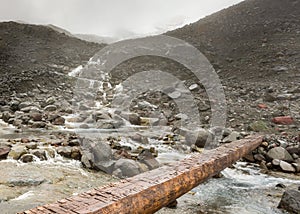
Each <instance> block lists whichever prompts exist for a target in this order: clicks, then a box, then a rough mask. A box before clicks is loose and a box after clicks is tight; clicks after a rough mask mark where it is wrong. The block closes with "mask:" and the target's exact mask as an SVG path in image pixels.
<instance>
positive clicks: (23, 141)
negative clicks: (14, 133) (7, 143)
mask: <svg viewBox="0 0 300 214" xmlns="http://www.w3.org/2000/svg"><path fill="white" fill-rule="evenodd" d="M29 142H30V140H29V139H28V138H21V143H29Z"/></svg>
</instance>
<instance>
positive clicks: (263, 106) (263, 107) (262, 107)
mask: <svg viewBox="0 0 300 214" xmlns="http://www.w3.org/2000/svg"><path fill="white" fill-rule="evenodd" d="M257 107H258V108H261V109H266V108H268V106H267V105H266V104H263V103H261V104H258V105H257Z"/></svg>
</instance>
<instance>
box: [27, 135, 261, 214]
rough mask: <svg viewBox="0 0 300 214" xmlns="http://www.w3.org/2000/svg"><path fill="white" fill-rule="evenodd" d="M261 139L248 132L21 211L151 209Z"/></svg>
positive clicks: (41, 213) (144, 211) (106, 212)
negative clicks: (122, 178)
mask: <svg viewBox="0 0 300 214" xmlns="http://www.w3.org/2000/svg"><path fill="white" fill-rule="evenodd" d="M261 142H262V136H250V137H247V138H245V139H242V140H239V141H235V142H233V143H230V144H225V145H223V146H220V147H218V148H216V149H213V150H207V151H205V152H204V153H202V154H194V155H192V156H191V157H189V158H186V159H184V160H182V161H179V162H176V163H173V164H171V165H168V166H163V167H160V168H158V169H155V170H152V171H149V172H146V173H143V174H140V175H137V176H134V177H132V178H128V179H124V180H121V181H120V182H117V183H112V184H109V185H106V186H103V187H100V188H96V189H93V190H90V191H88V192H85V193H82V194H79V195H78V196H74V197H70V198H67V199H63V200H60V201H57V202H55V203H53V204H48V205H44V206H40V207H37V208H34V209H31V210H28V211H25V212H22V213H23V214H25V213H27V214H30V213H39V214H45V213H48V214H53V213H70V214H72V213H73V214H74V213H77V214H78V213H89V214H91V213H99V214H100V213H101V214H114V213H115V214H125V213H130V214H132V213H141V214H147V213H154V212H155V211H157V210H159V209H161V208H162V207H164V206H167V205H168V204H169V203H171V202H172V201H174V200H176V198H178V197H180V196H182V195H183V194H185V193H187V192H188V191H190V190H191V189H193V188H194V187H196V186H198V185H199V184H200V183H202V182H203V181H205V180H207V179H208V178H210V177H212V176H214V175H216V174H217V173H219V172H220V171H222V170H223V169H225V168H226V167H228V166H230V165H231V164H233V163H234V162H236V161H237V160H239V159H240V158H242V157H243V156H245V155H246V154H248V153H249V152H251V151H252V150H254V149H255V148H257V147H258V146H259V145H260V144H261Z"/></svg>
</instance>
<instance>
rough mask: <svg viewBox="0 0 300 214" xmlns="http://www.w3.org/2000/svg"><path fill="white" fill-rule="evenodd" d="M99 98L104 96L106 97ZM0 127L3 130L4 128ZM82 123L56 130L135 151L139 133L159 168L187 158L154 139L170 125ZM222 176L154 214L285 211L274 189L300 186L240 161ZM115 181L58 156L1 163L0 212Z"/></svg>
mask: <svg viewBox="0 0 300 214" xmlns="http://www.w3.org/2000/svg"><path fill="white" fill-rule="evenodd" d="M82 69H83V67H82V66H79V67H78V68H76V69H75V70H73V71H72V72H70V73H69V75H70V76H74V77H77V76H78V75H79V74H80V72H81V70H82ZM86 81H89V87H90V88H93V87H94V86H95V81H93V80H86ZM101 87H102V85H101ZM118 88H121V86H118ZM101 90H102V88H101ZM103 94H104V95H105V93H103ZM99 107H101V108H104V106H102V105H101V104H100V103H96V108H99ZM76 116H77V115H76V114H74V115H69V116H67V117H66V119H67V121H68V119H69V118H72V117H76ZM0 123H1V121H0ZM2 125H3V126H2V127H4V124H2ZM80 125H82V124H81V123H75V122H67V123H66V127H67V128H61V129H58V131H65V132H69V131H72V132H77V133H79V134H82V135H84V134H87V135H88V136H92V135H95V137H97V136H101V137H103V138H106V137H108V136H113V137H120V136H121V141H120V143H121V144H122V145H125V146H126V145H128V146H130V147H133V148H136V147H138V146H140V145H139V144H138V143H136V142H134V141H131V140H130V138H128V136H130V134H132V133H139V134H142V135H143V136H145V137H147V138H148V141H149V145H147V146H153V147H155V148H156V150H157V151H158V157H157V159H158V161H159V162H160V164H167V163H169V162H174V161H178V160H181V159H183V158H184V157H186V156H187V155H188V152H187V149H186V148H185V147H180V149H179V150H178V149H176V148H175V147H172V146H170V145H168V144H161V143H160V141H159V140H156V138H153V136H161V135H162V134H165V133H171V130H170V127H167V126H165V127H164V126H159V128H155V127H151V128H147V129H145V127H142V126H132V125H130V124H128V123H127V124H126V126H125V128H121V129H118V130H115V129H114V130H110V129H97V128H96V127H93V126H91V127H89V129H81V128H80ZM10 128H11V127H10V126H6V127H5V128H3V129H2V130H1V132H0V134H1V136H2V137H3V138H6V139H9V138H20V137H24V136H33V135H36V136H39V137H42V136H43V135H47V132H46V131H42V132H39V133H36V132H35V133H30V132H23V133H12V132H11V131H10ZM50 149H51V148H50ZM222 174H223V177H221V178H212V179H210V180H208V181H207V182H205V183H203V184H201V185H199V186H198V187H196V188H195V189H193V190H192V191H190V192H189V193H187V194H185V195H184V196H182V197H181V198H179V199H178V202H179V204H178V208H177V209H169V208H163V209H162V210H160V211H159V212H158V213H162V214H164V213H172V214H174V213H232V214H233V213H243V214H247V213H251V214H252V213H278V214H279V213H284V212H282V211H281V210H279V209H277V208H276V207H277V205H278V203H279V200H280V197H281V195H282V193H283V191H284V189H283V188H280V187H276V185H278V184H283V185H284V186H286V188H292V187H295V186H297V185H300V180H299V178H298V180H297V177H293V176H290V177H289V178H278V177H273V176H269V175H265V174H262V173H260V170H259V166H257V165H253V164H247V163H243V162H238V163H236V164H235V165H234V167H232V168H227V169H225V170H224V171H223V172H222ZM117 180H118V179H116V178H113V177H111V176H109V175H106V174H104V173H101V172H94V171H90V170H87V169H85V168H83V167H82V165H81V163H80V162H79V161H75V160H67V159H64V158H63V157H61V156H60V155H58V154H55V157H54V158H49V159H48V160H47V161H35V162H32V163H26V164H25V163H21V162H19V161H14V160H4V161H0V213H1V214H8V213H16V212H18V211H22V210H25V209H29V208H33V207H35V206H37V205H42V204H45V203H50V202H54V201H56V200H58V199H62V198H65V197H69V196H71V195H76V194H78V193H80V192H83V191H86V190H88V189H91V188H93V187H98V186H101V185H104V184H106V183H108V182H114V181H117Z"/></svg>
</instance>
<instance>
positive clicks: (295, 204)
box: [278, 190, 300, 213]
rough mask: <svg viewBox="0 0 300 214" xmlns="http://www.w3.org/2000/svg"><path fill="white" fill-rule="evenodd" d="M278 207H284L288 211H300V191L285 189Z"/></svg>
mask: <svg viewBox="0 0 300 214" xmlns="http://www.w3.org/2000/svg"><path fill="white" fill-rule="evenodd" d="M278 208H281V209H285V210H286V211H288V212H290V213H300V191H297V190H286V191H285V192H284V193H283V196H282V198H281V201H280V203H279V205H278Z"/></svg>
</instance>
